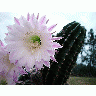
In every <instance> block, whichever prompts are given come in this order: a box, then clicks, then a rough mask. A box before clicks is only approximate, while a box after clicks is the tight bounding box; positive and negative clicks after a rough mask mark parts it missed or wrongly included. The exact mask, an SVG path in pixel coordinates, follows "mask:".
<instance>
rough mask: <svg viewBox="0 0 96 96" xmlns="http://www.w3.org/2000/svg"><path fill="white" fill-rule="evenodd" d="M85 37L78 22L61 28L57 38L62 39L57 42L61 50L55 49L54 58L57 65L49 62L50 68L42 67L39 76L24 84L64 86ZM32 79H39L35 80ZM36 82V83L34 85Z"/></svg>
mask: <svg viewBox="0 0 96 96" xmlns="http://www.w3.org/2000/svg"><path fill="white" fill-rule="evenodd" d="M85 36H86V29H85V28H84V27H82V26H80V24H79V23H78V22H75V21H74V22H71V23H69V24H67V25H66V26H64V27H63V29H62V30H61V31H60V32H59V33H58V34H57V37H64V38H63V39H61V40H57V41H56V42H58V43H59V44H60V45H62V46H63V48H59V49H57V53H56V54H55V58H56V60H57V62H58V63H56V62H53V61H52V60H50V68H48V67H46V66H44V69H42V70H41V71H40V73H39V75H40V76H39V75H38V76H37V75H34V76H31V77H32V78H30V80H29V79H28V80H26V81H24V80H23V81H24V82H25V83H24V84H30V85H32V84H33V85H34V84H37V85H39V84H40V85H42V84H43V85H52V84H53V85H64V84H65V83H66V81H67V79H68V78H69V75H70V72H71V70H72V68H73V67H74V65H75V64H76V60H77V56H78V54H79V53H80V51H81V48H82V46H83V44H84V39H85ZM34 77H39V78H35V79H34ZM34 80H35V81H36V82H38V83H36V82H35V81H34Z"/></svg>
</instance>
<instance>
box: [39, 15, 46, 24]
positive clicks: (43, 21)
mask: <svg viewBox="0 0 96 96" xmlns="http://www.w3.org/2000/svg"><path fill="white" fill-rule="evenodd" d="M39 23H40V24H41V25H42V24H46V15H45V16H43V17H41V18H40V20H39Z"/></svg>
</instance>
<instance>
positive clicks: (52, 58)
mask: <svg viewBox="0 0 96 96" xmlns="http://www.w3.org/2000/svg"><path fill="white" fill-rule="evenodd" d="M50 58H51V60H53V61H55V62H57V61H56V59H55V58H54V57H52V56H50ZM57 63H58V62H57Z"/></svg>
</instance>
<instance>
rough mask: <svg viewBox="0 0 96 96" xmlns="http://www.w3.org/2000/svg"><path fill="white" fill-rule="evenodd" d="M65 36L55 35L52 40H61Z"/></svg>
mask: <svg viewBox="0 0 96 96" xmlns="http://www.w3.org/2000/svg"><path fill="white" fill-rule="evenodd" d="M62 38H63V37H53V38H52V39H51V40H60V39H62Z"/></svg>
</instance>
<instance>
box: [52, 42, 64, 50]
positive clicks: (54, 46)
mask: <svg viewBox="0 0 96 96" xmlns="http://www.w3.org/2000/svg"><path fill="white" fill-rule="evenodd" d="M52 47H53V48H55V49H58V48H62V47H63V46H61V45H60V44H59V43H56V42H53V45H52Z"/></svg>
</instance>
